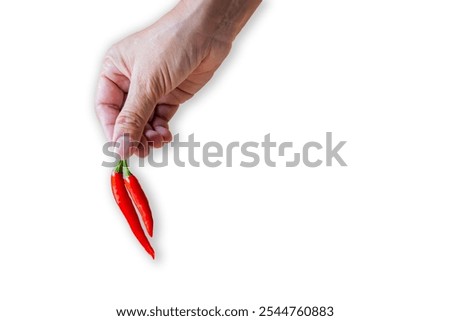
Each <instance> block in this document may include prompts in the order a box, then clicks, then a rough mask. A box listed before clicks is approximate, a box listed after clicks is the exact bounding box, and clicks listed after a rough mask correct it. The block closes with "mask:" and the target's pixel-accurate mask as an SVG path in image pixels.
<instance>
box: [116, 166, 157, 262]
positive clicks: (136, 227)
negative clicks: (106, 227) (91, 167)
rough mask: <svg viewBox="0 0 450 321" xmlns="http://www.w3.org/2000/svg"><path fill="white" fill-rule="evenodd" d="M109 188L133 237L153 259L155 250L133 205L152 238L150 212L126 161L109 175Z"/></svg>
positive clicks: (143, 194)
mask: <svg viewBox="0 0 450 321" xmlns="http://www.w3.org/2000/svg"><path fill="white" fill-rule="evenodd" d="M111 188H112V192H113V195H114V199H115V200H116V203H117V205H119V208H120V210H121V211H122V213H123V215H124V216H125V218H126V220H127V222H128V225H130V228H131V231H132V232H133V234H134V236H136V238H137V239H138V241H139V243H141V245H142V246H143V247H144V249H145V250H146V251H147V252H148V254H150V255H151V256H152V258H153V259H154V258H155V250H154V249H153V248H152V246H151V245H150V242H149V240H148V239H147V236H146V235H145V232H144V230H143V229H142V226H141V222H140V221H139V217H138V214H137V213H136V209H135V207H134V205H136V208H137V209H138V211H139V214H141V218H142V221H143V222H144V225H145V228H146V229H147V232H148V234H149V235H150V237H153V217H152V211H151V209H150V205H149V203H148V200H147V197H146V196H145V193H144V191H143V190H142V187H141V185H140V184H139V181H138V180H137V178H136V177H135V176H134V175H133V174H131V172H130V170H129V168H128V165H127V161H126V160H121V161H119V163H118V164H117V166H116V168H115V169H114V170H113V172H112V174H111ZM130 196H131V197H130ZM133 202H134V205H133Z"/></svg>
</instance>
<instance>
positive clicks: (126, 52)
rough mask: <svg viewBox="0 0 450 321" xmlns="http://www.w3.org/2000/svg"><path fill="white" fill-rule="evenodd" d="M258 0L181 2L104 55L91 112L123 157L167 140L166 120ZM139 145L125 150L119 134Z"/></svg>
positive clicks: (208, 71) (217, 60)
mask: <svg viewBox="0 0 450 321" xmlns="http://www.w3.org/2000/svg"><path fill="white" fill-rule="evenodd" d="M259 3H260V0H227V1H222V0H182V1H180V3H179V4H178V5H177V6H176V7H175V8H174V9H172V10H171V11H170V12H169V13H167V14H166V15H165V16H163V17H162V18H161V19H160V20H158V21H157V22H156V23H155V24H153V25H151V26H150V27H148V28H146V29H144V30H142V31H140V32H137V33H135V34H133V35H131V36H129V37H127V38H125V39H123V40H122V41H120V42H118V43H117V44H115V45H114V46H112V47H111V49H110V50H109V51H108V52H107V54H106V57H105V59H104V63H103V69H102V72H101V75H100V80H99V84H98V90H97V98H96V112H97V116H98V118H99V120H100V123H101V124H102V127H103V130H104V132H105V134H106V136H107V139H108V140H110V141H114V142H118V143H120V149H119V153H120V154H121V157H122V158H128V157H129V156H130V155H131V154H133V153H134V154H136V155H138V156H140V157H145V156H146V155H147V154H148V152H149V148H151V147H161V146H162V145H163V144H164V143H165V142H169V141H170V140H171V139H172V134H171V132H170V130H169V124H168V122H169V120H170V119H171V118H172V117H173V115H174V114H175V112H176V111H177V109H178V107H179V105H180V104H182V103H183V102H185V101H186V100H188V99H189V98H191V97H192V96H193V95H194V94H195V93H197V92H198V91H199V90H200V89H201V88H202V87H203V86H204V85H205V84H206V83H207V82H208V81H209V80H210V79H211V77H212V76H213V74H214V72H215V71H216V69H217V68H218V67H219V66H220V64H221V63H222V61H223V60H224V59H225V57H226V56H227V55H228V53H229V51H230V48H231V43H232V41H233V40H234V38H235V37H236V35H237V34H238V33H239V31H240V30H241V29H242V27H243V26H244V24H245V23H246V22H247V20H248V19H249V18H250V16H251V14H252V13H253V12H254V11H255V10H256V8H257V6H258V5H259ZM125 134H127V135H129V140H130V142H132V143H140V144H136V145H137V147H132V148H131V149H129V146H124V139H123V138H124V135H125Z"/></svg>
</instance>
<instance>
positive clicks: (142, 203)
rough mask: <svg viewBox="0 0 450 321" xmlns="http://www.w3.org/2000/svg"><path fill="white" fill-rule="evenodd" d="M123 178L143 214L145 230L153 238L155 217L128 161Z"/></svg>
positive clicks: (124, 162)
mask: <svg viewBox="0 0 450 321" xmlns="http://www.w3.org/2000/svg"><path fill="white" fill-rule="evenodd" d="M123 177H124V179H125V187H126V188H127V191H128V193H129V194H130V196H131V198H132V199H133V202H134V204H135V205H136V207H137V209H138V211H139V213H140V214H141V217H142V221H143V222H144V225H145V228H146V229H147V232H148V234H149V235H150V236H151V237H153V216H152V210H151V209H150V204H149V203H148V199H147V196H145V193H144V190H143V189H142V187H141V184H139V181H138V179H137V178H136V176H134V175H133V174H132V173H131V172H130V170H129V168H128V165H127V161H123Z"/></svg>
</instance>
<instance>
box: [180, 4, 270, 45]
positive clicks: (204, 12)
mask: <svg viewBox="0 0 450 321" xmlns="http://www.w3.org/2000/svg"><path fill="white" fill-rule="evenodd" d="M261 2H262V0H181V1H180V3H179V4H178V6H177V8H176V9H175V10H180V11H184V12H185V13H186V12H187V13H188V15H192V16H195V17H196V18H195V19H194V20H195V21H197V23H198V24H199V25H198V27H199V28H200V29H201V30H204V31H207V32H208V34H209V35H210V36H212V37H214V38H215V39H217V40H220V41H224V42H232V41H233V40H234V38H235V37H236V36H237V34H238V33H239V32H240V31H241V29H242V28H243V27H244V25H245V24H246V23H247V21H248V20H249V19H250V17H251V16H252V14H253V13H254V12H255V10H256V9H257V7H258V6H259V4H260V3H261Z"/></svg>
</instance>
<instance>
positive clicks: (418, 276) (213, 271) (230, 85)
mask: <svg viewBox="0 0 450 321" xmlns="http://www.w3.org/2000/svg"><path fill="white" fill-rule="evenodd" d="M174 3H175V1H162V0H160V1H144V0H140V1H126V2H124V1H112V0H108V1H89V2H88V1H85V2H80V1H79V2H64V1H63V2H62V1H8V2H6V1H3V2H2V3H1V5H0V36H1V53H0V57H1V59H0V72H1V77H0V91H1V112H2V113H1V118H0V119H1V127H0V131H1V137H2V148H1V152H0V153H1V159H2V162H3V163H2V180H1V184H0V188H1V205H0V206H1V207H0V212H1V216H0V260H1V262H0V271H1V274H0V296H1V300H0V319H2V320H9V321H13V320H115V319H119V318H117V317H116V316H115V309H116V308H150V307H154V306H155V305H158V306H160V307H170V306H178V307H185V308H189V307H197V306H201V307H209V306H214V305H218V306H221V307H223V308H227V307H231V308H248V309H249V310H250V311H251V310H256V311H258V307H259V306H261V305H273V306H278V305H280V306H285V305H303V306H305V305H319V306H320V305H325V306H329V305H332V306H334V310H335V316H334V317H333V318H331V319H332V320H346V321H348V320H377V321H378V320H433V321H439V320H449V319H450V312H449V309H448V304H449V300H450V293H449V288H450V277H449V272H448V271H450V263H449V246H450V233H449V220H448V216H449V214H450V204H449V179H450V170H449V164H450V152H449V145H448V138H449V137H450V127H449V125H448V122H449V117H448V116H449V113H448V109H449V103H450V95H449V86H450V78H449V77H450V76H449V75H450V60H449V57H450V45H449V33H450V32H449V31H450V20H449V19H448V17H449V15H450V7H449V4H448V2H447V1H399V0H389V1H387V0H386V1H384V0H382V1H297V0H289V1H288V0H285V1H275V0H266V1H265V2H264V3H263V4H262V5H261V7H260V8H259V10H258V11H257V13H256V14H255V16H254V17H253V19H252V20H251V21H250V22H249V23H248V25H247V26H246V28H245V30H244V31H243V32H242V33H241V34H240V36H239V37H238V39H237V40H236V42H235V45H234V48H233V51H232V52H231V54H230V56H229V57H228V58H227V60H226V62H225V63H224V65H223V66H222V68H221V69H220V71H219V72H218V73H217V74H216V76H215V78H214V79H213V80H212V81H211V82H210V84H208V86H207V87H205V88H204V90H203V91H202V92H201V93H199V95H198V96H197V97H195V98H194V99H192V100H191V101H189V102H188V103H186V104H185V105H184V106H183V107H182V108H181V110H180V111H179V112H178V114H177V115H176V116H175V118H174V119H173V121H172V123H171V124H172V125H171V126H172V127H171V128H172V130H173V132H174V133H178V132H179V133H181V134H182V135H184V137H186V136H187V135H188V134H190V133H193V132H194V133H195V135H196V138H197V139H198V140H200V141H202V142H206V141H211V140H216V141H220V142H223V143H228V142H231V141H234V140H239V141H241V142H244V141H248V140H256V141H260V140H261V139H262V138H263V136H264V135H265V134H267V133H269V132H270V133H271V134H272V138H273V139H274V140H276V141H278V142H282V141H293V142H294V144H295V145H296V146H300V147H301V145H302V144H304V143H305V142H307V141H310V140H316V141H318V142H321V143H323V142H324V139H325V133H326V132H327V131H331V132H333V135H334V137H335V139H336V140H345V141H347V144H346V145H345V146H344V148H343V149H342V152H341V155H342V157H343V158H344V159H345V160H346V162H347V163H348V165H349V166H348V167H340V166H334V167H324V166H322V167H319V168H315V169H313V168H307V167H305V166H303V165H302V166H299V167H297V168H285V167H283V166H279V167H277V168H268V167H266V166H264V165H261V166H259V167H257V168H252V169H245V168H239V167H233V168H226V167H224V166H222V167H219V168H207V167H205V166H203V167H200V168H193V167H191V166H187V167H185V168H178V167H174V166H170V167H167V168H162V169H158V168H151V167H150V166H148V165H147V166H145V167H144V168H138V167H136V166H134V167H133V170H134V172H135V174H136V175H137V176H138V177H139V178H140V180H141V181H142V182H143V185H144V188H145V190H146V191H147V193H148V194H149V197H150V200H151V202H152V206H153V210H154V213H155V221H156V229H155V238H154V240H153V244H154V246H155V248H156V250H157V260H156V261H152V260H151V259H149V257H148V255H146V253H145V252H144V251H143V250H142V249H141V247H140V246H139V244H138V243H137V242H136V240H135V239H134V238H133V236H132V234H131V233H130V231H129V228H128V226H127V224H126V222H125V220H124V219H123V217H122V214H121V213H120V212H119V210H118V209H117V207H116V205H115V203H114V201H113V198H112V195H111V191H110V186H109V175H110V170H109V169H106V168H104V167H102V166H101V162H102V161H103V160H105V156H104V155H103V154H102V146H103V144H104V142H105V138H104V136H103V133H102V132H101V128H100V126H99V124H98V121H97V119H96V117H95V113H94V104H93V102H94V95H95V87H96V81H97V75H98V72H99V69H100V64H101V60H102V56H103V54H104V52H105V51H106V50H107V48H108V47H109V46H110V45H112V44H113V43H114V42H116V41H118V40H119V39H121V38H123V37H125V36H126V35H128V34H130V33H131V32H134V31H136V30H139V29H141V28H144V27H145V26H147V25H149V24H151V23H152V22H153V21H155V20H156V19H157V18H158V17H159V16H161V15H162V14H163V13H164V12H166V11H167V10H168V9H169V8H171V7H172V6H173V4H174Z"/></svg>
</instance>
